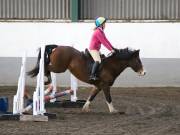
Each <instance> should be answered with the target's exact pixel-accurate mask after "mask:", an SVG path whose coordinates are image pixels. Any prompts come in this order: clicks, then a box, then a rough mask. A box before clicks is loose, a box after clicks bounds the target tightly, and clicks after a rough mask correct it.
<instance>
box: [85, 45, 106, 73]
mask: <svg viewBox="0 0 180 135" xmlns="http://www.w3.org/2000/svg"><path fill="white" fill-rule="evenodd" d="M82 54H83V56H84V58H85V59H86V61H87V65H88V70H89V72H91V69H92V66H93V64H94V60H93V58H92V56H91V54H90V52H89V50H88V49H87V48H86V49H85V51H84V52H82ZM100 58H101V64H100V65H99V69H98V71H97V74H99V73H100V71H101V70H102V67H103V61H104V59H106V56H105V55H104V54H100Z"/></svg>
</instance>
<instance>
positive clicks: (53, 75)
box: [50, 72, 57, 102]
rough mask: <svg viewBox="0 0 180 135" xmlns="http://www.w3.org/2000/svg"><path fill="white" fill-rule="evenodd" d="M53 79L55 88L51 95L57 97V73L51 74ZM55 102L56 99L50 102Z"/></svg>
mask: <svg viewBox="0 0 180 135" xmlns="http://www.w3.org/2000/svg"><path fill="white" fill-rule="evenodd" d="M51 79H52V87H53V90H52V92H51V95H55V94H56V92H57V83H56V73H53V72H51ZM55 101H56V98H54V99H51V100H50V102H55Z"/></svg>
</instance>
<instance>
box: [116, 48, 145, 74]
mask: <svg viewBox="0 0 180 135" xmlns="http://www.w3.org/2000/svg"><path fill="white" fill-rule="evenodd" d="M139 51H140V50H133V49H129V48H125V49H115V53H114V57H116V58H118V60H125V61H127V66H128V67H131V68H132V69H133V70H134V71H135V72H137V73H138V74H139V75H145V74H146V72H145V70H144V68H143V65H142V62H141V59H140V57H139Z"/></svg>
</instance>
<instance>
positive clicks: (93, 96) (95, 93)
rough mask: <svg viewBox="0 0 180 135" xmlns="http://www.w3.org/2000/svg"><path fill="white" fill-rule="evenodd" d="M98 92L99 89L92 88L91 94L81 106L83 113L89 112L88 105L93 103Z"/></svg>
mask: <svg viewBox="0 0 180 135" xmlns="http://www.w3.org/2000/svg"><path fill="white" fill-rule="evenodd" d="M100 90H101V89H98V88H96V87H94V88H93V89H92V90H91V94H90V96H89V98H88V99H87V101H86V103H85V104H84V106H83V109H82V111H83V112H89V111H90V109H89V106H90V103H91V102H92V101H93V99H94V98H95V97H96V95H97V94H98V93H99V91H100Z"/></svg>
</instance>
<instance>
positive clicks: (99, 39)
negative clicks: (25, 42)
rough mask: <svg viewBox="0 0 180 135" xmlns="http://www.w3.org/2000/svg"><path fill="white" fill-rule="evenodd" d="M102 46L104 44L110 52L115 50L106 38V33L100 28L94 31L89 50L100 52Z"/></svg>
mask: <svg viewBox="0 0 180 135" xmlns="http://www.w3.org/2000/svg"><path fill="white" fill-rule="evenodd" d="M101 44H103V45H104V46H105V47H106V48H107V49H108V50H109V51H111V50H112V49H113V47H112V45H111V43H110V42H109V41H108V39H107V38H106V36H105V34H104V31H103V30H102V29H101V28H100V27H99V28H97V29H96V30H95V31H94V33H93V35H92V38H91V42H90V45H89V50H97V51H99V50H100V48H101Z"/></svg>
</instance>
